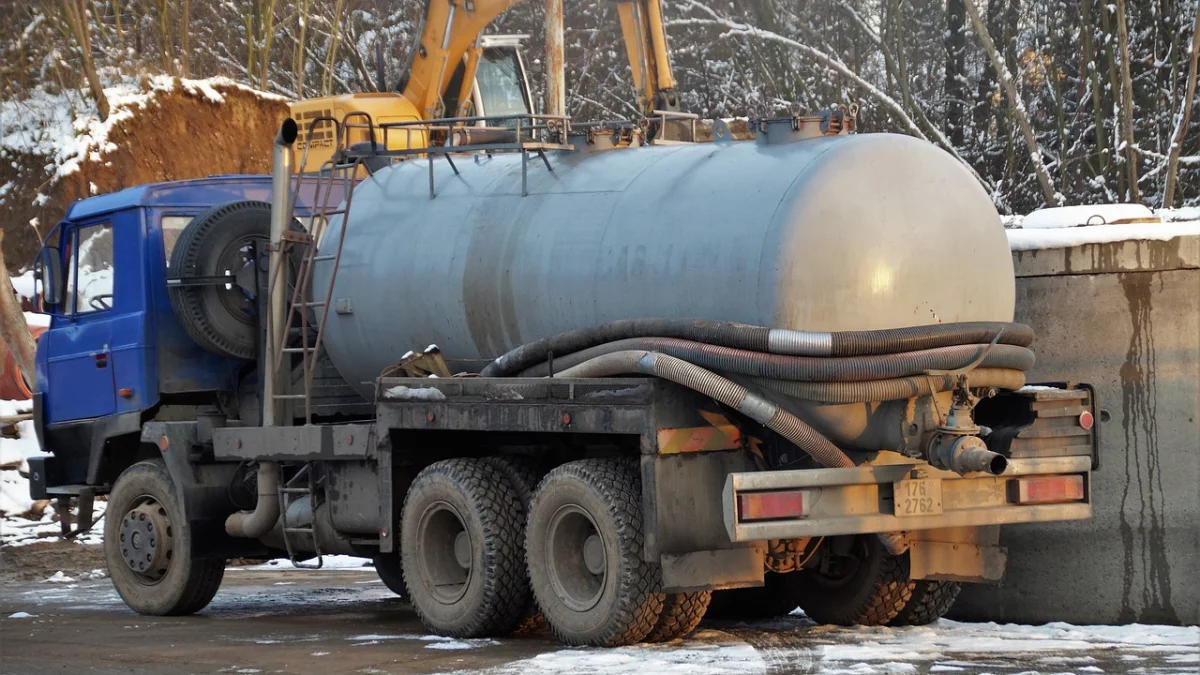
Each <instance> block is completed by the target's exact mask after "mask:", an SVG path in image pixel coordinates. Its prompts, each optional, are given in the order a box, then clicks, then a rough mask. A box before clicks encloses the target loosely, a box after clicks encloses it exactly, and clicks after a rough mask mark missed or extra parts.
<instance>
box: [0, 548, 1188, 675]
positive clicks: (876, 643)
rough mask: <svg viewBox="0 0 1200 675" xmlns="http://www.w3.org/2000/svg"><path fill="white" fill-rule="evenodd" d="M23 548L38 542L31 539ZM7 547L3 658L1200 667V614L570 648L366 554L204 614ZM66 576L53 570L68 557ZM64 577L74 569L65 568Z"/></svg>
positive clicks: (240, 664)
mask: <svg viewBox="0 0 1200 675" xmlns="http://www.w3.org/2000/svg"><path fill="white" fill-rule="evenodd" d="M21 548H24V549H25V550H21ZM21 548H16V549H13V548H4V549H0V570H2V571H0V574H2V575H3V583H0V673H5V674H9V673H11V674H13V675H24V674H43V673H64V672H91V673H164V674H166V675H179V674H184V673H393V674H396V675H406V674H414V673H491V674H494V675H515V674H518V673H542V674H551V673H569V674H570V675H620V674H623V673H637V674H638V675H652V674H657V673H668V674H678V675H717V674H724V673H735V674H751V673H753V674H759V673H764V674H772V675H775V674H778V675H785V674H791V673H828V674H830V675H842V674H852V675H865V674H869V673H993V674H995V675H1017V674H1021V675H1034V674H1044V675H1051V674H1062V673H1073V674H1075V675H1084V674H1085V673H1086V674H1089V675H1090V674H1092V673H1135V672H1136V673H1144V674H1147V675H1154V674H1159V673H1161V674H1169V675H1175V674H1181V673H1195V672H1196V670H1197V666H1198V665H1200V661H1198V659H1200V629H1197V628H1195V627H1192V628H1177V627H1159V626H1126V627H1076V626H1068V625H1066V624H1051V625H1049V626H1045V627H1026V626H996V625H994V624H961V623H954V622H945V621H943V622H940V623H939V624H937V625H935V626H932V627H920V628H904V629H891V628H857V629H847V628H833V627H829V626H816V625H814V624H812V622H810V621H808V620H807V619H805V618H802V617H789V618H787V619H783V620H778V621H773V622H759V623H733V622H715V621H708V622H705V623H704V624H702V625H701V627H700V629H699V630H698V631H696V632H695V633H693V635H692V636H690V637H689V638H688V639H686V640H678V641H675V642H672V643H668V644H662V645H637V646H633V647H626V648H620V649H611V650H605V649H565V648H563V647H562V646H561V645H559V644H558V643H557V642H556V641H555V640H554V639H553V638H552V637H551V636H550V635H548V634H545V633H542V634H537V635H533V636H529V637H522V638H508V639H499V640H491V639H481V640H450V639H446V638H440V637H437V636H433V635H430V634H429V633H428V632H427V631H426V630H425V629H424V628H423V627H422V626H421V623H420V621H419V620H418V619H417V616H416V614H415V612H414V611H413V610H412V608H411V607H410V606H409V605H408V604H406V603H404V602H401V601H399V600H398V599H397V598H396V597H395V596H393V595H392V594H391V593H390V592H389V591H388V590H387V589H386V588H384V586H383V585H382V583H380V581H379V579H378V577H377V576H376V575H375V574H374V572H373V571H371V570H369V569H367V570H361V569H356V570H330V571H315V572H314V571H304V570H249V569H246V568H240V569H239V568H231V569H229V570H227V571H226V574H225V581H224V583H223V585H222V587H221V591H220V592H219V593H218V594H217V597H216V599H215V600H214V601H213V603H212V604H211V605H210V606H209V607H208V608H207V609H206V610H204V611H203V612H202V613H200V614H198V615H196V616H192V617H144V616H139V615H137V614H134V613H133V612H131V611H129V610H128V609H127V608H126V607H125V606H124V605H123V604H122V603H121V600H120V598H119V597H118V596H117V594H116V592H115V591H114V590H113V588H112V585H111V583H110V581H109V580H108V579H107V578H89V576H91V572H92V570H94V569H95V568H96V567H102V565H101V564H100V563H99V561H100V554H99V551H98V549H97V548H95V547H85V546H80V545H78V544H67V543H59V544H38V545H34V546H28V547H21ZM59 571H62V572H63V574H62V575H58V576H57V580H50V578H51V577H55V576H56V573H57V572H59ZM64 577H65V579H64Z"/></svg>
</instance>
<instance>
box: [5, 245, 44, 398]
mask: <svg viewBox="0 0 1200 675" xmlns="http://www.w3.org/2000/svg"><path fill="white" fill-rule="evenodd" d="M3 241H4V230H0V243H3ZM0 346H6V347H7V348H8V350H9V351H10V352H12V354H13V360H15V361H16V363H17V367H18V368H20V369H21V377H22V378H24V379H25V386H26V387H28V388H29V389H33V381H34V377H33V373H34V356H35V354H36V352H37V345H36V344H35V343H34V341H33V338H32V337H31V336H30V334H29V326H28V325H26V323H25V315H24V314H23V313H21V305H20V304H19V303H18V302H17V298H16V294H15V293H14V292H13V285H12V280H11V279H9V277H8V268H7V267H5V265H4V250H3V249H0Z"/></svg>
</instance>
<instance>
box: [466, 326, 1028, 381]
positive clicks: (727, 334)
mask: <svg viewBox="0 0 1200 675" xmlns="http://www.w3.org/2000/svg"><path fill="white" fill-rule="evenodd" d="M646 337H665V338H679V339H683V340H691V341H694V342H704V343H708V344H711V345H719V346H723V347H731V348H734V349H745V350H748V351H754V352H766V353H771V354H782V355H790V356H822V357H823V356H871V355H880V354H891V353H895V352H908V351H917V350H924V349H935V348H938V347H949V346H952V345H961V344H983V343H990V342H992V341H993V340H997V337H998V340H997V342H998V343H999V344H1008V345H1016V346H1021V347H1027V346H1029V344H1030V343H1032V342H1033V329H1031V328H1030V327H1029V326H1026V325H1024V324H1018V323H1005V322H1000V321H969V322H962V323H943V324H932V325H928V326H910V327H906V328H889V329H883V330H866V331H846V332H838V333H828V332H821V331H798V330H789V329H784V328H766V327H763V326H751V325H747V324H740V323H733V322H729V321H705V320H701V319H661V318H652V319H625V320H621V321H611V322H609V323H604V324H600V325H598V326H592V327H590V328H582V329H579V330H573V331H568V332H566V333H560V334H558V335H554V336H551V337H548V338H544V339H542V340H538V341H536V342H530V343H528V344H524V345H521V346H520V347H517V348H516V349H513V350H511V351H509V352H508V353H506V354H504V355H502V356H500V357H499V358H497V359H496V360H495V361H493V362H492V363H491V364H489V365H488V366H487V367H486V368H484V369H483V371H482V372H481V373H480V375H482V376H484V377H504V376H510V375H515V374H517V373H520V372H521V371H523V370H526V369H528V368H531V367H532V366H535V365H537V364H539V363H543V362H545V361H547V360H549V355H550V354H552V353H553V354H555V355H556V358H558V355H566V354H571V353H574V352H578V351H582V350H584V349H589V348H591V347H595V346H598V345H602V344H605V343H610V342H616V341H618V340H627V339H630V338H646Z"/></svg>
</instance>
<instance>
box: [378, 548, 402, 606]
mask: <svg viewBox="0 0 1200 675" xmlns="http://www.w3.org/2000/svg"><path fill="white" fill-rule="evenodd" d="M373 561H374V564H375V573H376V574H378V575H379V579H380V580H381V581H383V585H384V586H387V587H388V590H390V591H391V592H393V593H395V594H396V595H398V596H400V597H401V598H402V599H405V600H407V599H408V588H407V587H406V586H405V585H404V568H403V567H401V566H400V555H399V554H397V553H396V552H394V551H393V552H392V553H377V554H376V555H375V557H374V559H373Z"/></svg>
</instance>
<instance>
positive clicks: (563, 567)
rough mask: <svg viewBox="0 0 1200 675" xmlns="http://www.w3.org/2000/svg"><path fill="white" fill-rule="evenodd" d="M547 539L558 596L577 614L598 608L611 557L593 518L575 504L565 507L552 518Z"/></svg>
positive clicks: (548, 568) (552, 574)
mask: <svg viewBox="0 0 1200 675" xmlns="http://www.w3.org/2000/svg"><path fill="white" fill-rule="evenodd" d="M546 537H547V540H548V541H547V547H546V555H547V558H548V559H547V561H546V562H547V565H546V567H547V570H548V572H549V576H550V584H551V586H552V587H553V588H554V593H555V595H557V596H558V597H559V599H560V600H562V602H563V604H565V605H566V606H567V607H570V608H571V609H573V610H575V611H576V612H586V611H588V610H589V609H591V608H593V607H595V606H596V604H597V603H599V602H600V598H601V597H602V596H603V595H604V586H605V580H606V577H607V575H608V554H607V551H606V547H605V544H604V538H603V537H602V536H600V531H599V529H598V528H597V527H596V523H595V521H594V520H592V517H591V515H589V514H588V513H587V511H585V510H584V509H583V508H582V507H580V506H578V505H575V504H568V505H566V506H563V507H562V508H560V509H559V510H558V511H557V512H556V513H555V514H554V516H552V517H551V518H550V522H549V524H548V527H547V529H546Z"/></svg>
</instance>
